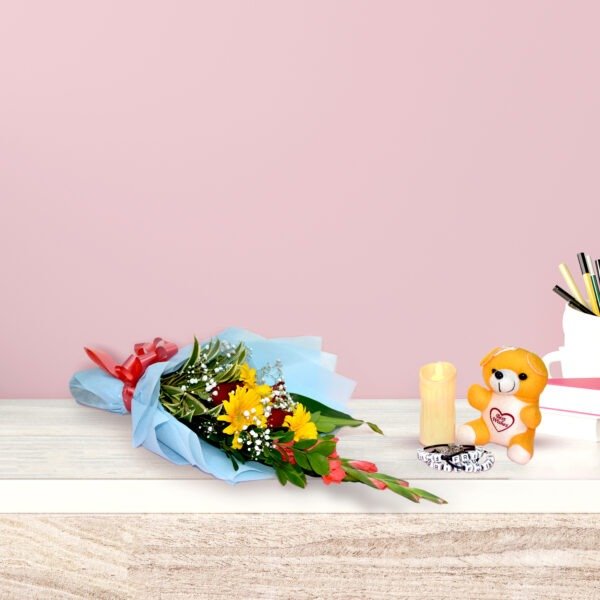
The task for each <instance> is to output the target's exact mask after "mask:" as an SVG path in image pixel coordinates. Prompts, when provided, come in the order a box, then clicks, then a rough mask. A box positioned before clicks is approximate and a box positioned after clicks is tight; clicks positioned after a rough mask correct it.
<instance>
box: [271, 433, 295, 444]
mask: <svg viewBox="0 0 600 600" xmlns="http://www.w3.org/2000/svg"><path fill="white" fill-rule="evenodd" d="M273 437H275V438H276V439H277V440H278V441H279V442H281V443H282V444H286V443H287V442H291V441H292V440H293V439H294V432H293V431H286V432H284V433H282V434H281V435H274V436H273Z"/></svg>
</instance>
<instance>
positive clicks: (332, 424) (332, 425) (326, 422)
mask: <svg viewBox="0 0 600 600" xmlns="http://www.w3.org/2000/svg"><path fill="white" fill-rule="evenodd" d="M314 423H315V425H316V426H317V431H321V432H322V433H329V432H331V431H334V430H335V429H338V428H339V427H359V426H360V425H362V424H363V423H364V421H359V420H358V419H353V418H352V417H344V418H342V417H325V416H323V415H321V416H320V417H319V419H318V420H317V421H314Z"/></svg>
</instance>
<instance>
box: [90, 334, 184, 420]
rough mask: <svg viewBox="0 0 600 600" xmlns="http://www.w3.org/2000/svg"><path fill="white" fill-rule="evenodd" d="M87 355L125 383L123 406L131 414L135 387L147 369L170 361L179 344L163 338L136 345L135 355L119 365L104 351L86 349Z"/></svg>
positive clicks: (134, 348)
mask: <svg viewBox="0 0 600 600" xmlns="http://www.w3.org/2000/svg"><path fill="white" fill-rule="evenodd" d="M84 350H85V352H86V354H87V355H88V356H89V357H90V358H91V359H92V360H93V361H94V362H95V363H96V364H97V365H98V366H99V367H100V368H101V369H104V370H105V371H106V372H107V373H108V374H109V375H112V376H113V377H116V378H117V379H120V380H121V381H122V382H123V404H124V405H125V408H126V409H127V410H128V411H129V412H131V400H132V399H133V392H134V391H135V386H136V384H137V382H138V381H139V380H140V378H141V376H142V375H143V374H144V372H145V371H146V369H147V368H148V367H149V366H150V365H153V364H154V363H157V362H163V361H165V360H169V359H170V358H171V357H172V356H174V355H175V353H176V352H177V350H178V348H177V344H174V343H173V342H167V341H166V340H163V339H162V338H158V337H157V338H154V341H152V342H144V343H141V344H136V345H135V346H134V347H133V354H131V355H130V356H129V358H127V359H126V360H125V362H124V363H123V364H121V365H118V364H117V363H116V362H115V361H114V359H113V358H112V356H110V354H108V353H107V352H104V351H103V350H91V349H90V348H84Z"/></svg>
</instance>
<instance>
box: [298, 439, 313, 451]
mask: <svg viewBox="0 0 600 600" xmlns="http://www.w3.org/2000/svg"><path fill="white" fill-rule="evenodd" d="M316 443H317V440H300V441H299V442H296V443H295V444H294V449H296V450H307V449H308V448H311V447H312V446H314V445H315V444H316Z"/></svg>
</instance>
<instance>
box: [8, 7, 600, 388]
mask: <svg viewBox="0 0 600 600" xmlns="http://www.w3.org/2000/svg"><path fill="white" fill-rule="evenodd" d="M599 19H600V4H598V3H597V2H568V3H567V2H549V1H544V2H522V1H518V2H497V3H481V2H451V3H450V2H448V3H445V2H439V3H429V2H366V1H365V2H352V1H349V0H344V1H341V2H327V1H320V2H300V3H298V2H296V3H292V2H281V1H280V0H277V1H273V2H211V3H207V2H197V1H194V2H192V1H190V2H167V1H163V2H148V1H144V2H132V1H127V2H123V1H118V2H107V1H103V2H78V1H72V2H64V1H55V2H52V3H50V2H41V1H40V2H29V1H19V2H10V3H8V2H7V3H4V4H3V6H2V9H1V10H0V85H1V93H0V196H1V198H2V223H3V230H2V236H1V239H0V250H1V251H2V263H1V264H2V266H1V268H2V310H1V315H2V317H1V319H2V323H1V331H2V338H3V344H2V346H1V348H0V353H1V354H0V359H1V363H0V364H1V365H2V366H1V375H2V377H1V380H0V396H3V397H36V396H37V397H61V396H67V394H68V389H67V381H68V379H69V377H70V374H71V373H72V372H73V371H74V370H76V369H79V368H82V367H84V366H86V365H87V364H88V363H87V361H86V359H85V357H84V355H83V352H82V350H81V348H82V346H83V345H84V344H89V345H97V346H100V347H104V348H107V349H111V350H113V351H114V352H115V353H116V354H117V355H118V356H119V357H123V358H124V357H125V355H126V354H127V353H128V352H129V350H130V348H131V346H132V344H133V343H134V342H136V341H142V340H148V339H150V338H152V337H154V336H155V335H162V336H164V337H167V338H169V339H172V340H173V341H176V342H178V343H181V344H183V343H187V342H189V341H190V339H191V336H192V335H193V334H194V333H196V334H197V335H198V336H201V337H205V336H208V335H210V334H211V333H215V332H217V331H218V330H219V329H221V328H223V327H225V326H227V325H239V326H243V327H247V328H250V329H253V330H256V331H258V332H261V333H263V334H265V335H268V336H276V335H295V334H307V333H309V334H320V335H322V336H323V337H324V338H325V342H326V348H327V349H328V350H330V351H332V352H335V353H337V354H339V355H340V361H339V370H340V371H341V372H342V373H344V374H347V375H349V376H351V377H353V378H355V379H356V380H358V381H359V385H358V388H357V392H356V395H357V396H362V397H392V396H395V397H399V396H415V395H416V394H417V389H418V380H417V371H418V367H419V365H421V364H422V363H424V362H428V361H432V360H439V359H445V360H450V361H452V362H454V363H455V364H456V365H457V367H458V369H459V374H460V377H459V392H461V393H464V390H465V389H466V385H467V384H469V383H471V382H473V381H478V380H479V378H480V376H479V368H478V362H479V359H480V358H481V356H482V355H484V354H485V353H486V352H487V351H488V350H489V349H490V348H491V347H493V346H495V345H499V344H519V345H524V346H526V347H530V348H531V349H532V350H535V351H538V352H539V353H540V354H543V353H545V352H548V351H550V350H552V349H554V348H555V347H556V346H557V345H558V344H559V343H560V339H561V331H560V315H561V312H562V303H561V301H560V300H559V299H558V298H557V297H555V296H554V295H553V294H552V292H551V291H550V290H551V288H552V286H553V284H554V283H555V282H556V281H558V280H559V275H558V272H557V270H556V266H557V264H558V263H559V262H560V261H562V260H568V261H569V262H570V264H571V266H572V268H573V269H576V261H575V253H576V252H578V251H579V250H584V249H585V250H587V251H588V252H590V253H592V254H596V255H600V247H599V244H598V241H599V239H600V236H599V233H600V219H599V217H600V209H599V206H600V169H599V159H600V156H599V147H600V85H599V83H598V73H599V69H600V36H598V22H599Z"/></svg>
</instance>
